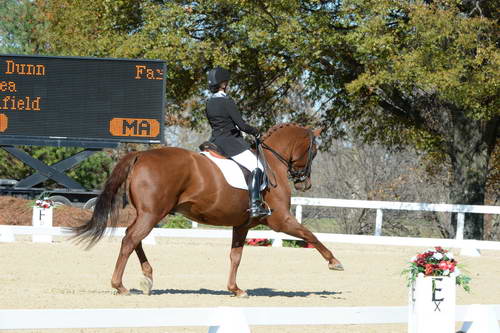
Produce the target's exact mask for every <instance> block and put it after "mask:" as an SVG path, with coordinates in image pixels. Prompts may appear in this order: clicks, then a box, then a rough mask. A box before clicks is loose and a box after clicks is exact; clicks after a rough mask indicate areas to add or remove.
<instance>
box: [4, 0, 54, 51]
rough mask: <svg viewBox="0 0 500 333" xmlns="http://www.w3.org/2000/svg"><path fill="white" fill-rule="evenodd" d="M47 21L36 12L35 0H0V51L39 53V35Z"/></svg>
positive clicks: (40, 47) (40, 48) (41, 47)
mask: <svg viewBox="0 0 500 333" xmlns="http://www.w3.org/2000/svg"><path fill="white" fill-rule="evenodd" d="M46 22H47V21H45V20H42V19H41V18H40V17H39V16H38V13H37V4H36V1H30V0H2V1H1V2H0V53H12V54H40V53H43V51H44V48H43V45H42V44H40V40H41V38H40V37H41V36H42V35H43V32H44V31H45V28H46V27H47V25H46V24H45V23H46Z"/></svg>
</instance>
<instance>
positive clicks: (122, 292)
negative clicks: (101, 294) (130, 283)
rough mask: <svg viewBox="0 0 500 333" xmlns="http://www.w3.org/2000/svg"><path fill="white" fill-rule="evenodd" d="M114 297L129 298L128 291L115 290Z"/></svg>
mask: <svg viewBox="0 0 500 333" xmlns="http://www.w3.org/2000/svg"><path fill="white" fill-rule="evenodd" d="M115 295H118V296H130V291H128V290H127V289H123V290H117V291H116V293H115Z"/></svg>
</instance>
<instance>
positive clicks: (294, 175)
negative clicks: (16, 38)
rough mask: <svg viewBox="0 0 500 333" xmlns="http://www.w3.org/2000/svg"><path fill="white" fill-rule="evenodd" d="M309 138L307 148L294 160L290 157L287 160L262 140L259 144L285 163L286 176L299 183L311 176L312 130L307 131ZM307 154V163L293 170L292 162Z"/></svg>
mask: <svg viewBox="0 0 500 333" xmlns="http://www.w3.org/2000/svg"><path fill="white" fill-rule="evenodd" d="M309 139H310V142H309V147H308V148H307V151H306V152H305V153H304V154H302V155H301V156H300V157H299V158H297V159H295V160H292V159H291V157H290V160H287V159H285V158H284V157H283V156H281V155H280V154H279V153H278V152H277V151H276V150H274V149H273V148H271V147H269V146H268V145H266V144H265V143H264V142H262V143H261V146H262V147H263V148H264V149H267V150H269V151H270V152H271V153H273V155H274V156H276V158H277V159H278V160H279V161H280V162H282V163H283V164H285V165H286V166H287V171H288V178H289V179H291V180H292V181H293V182H294V183H301V182H304V181H305V180H306V179H307V178H308V177H310V176H311V166H312V161H313V158H314V151H313V145H314V141H315V140H314V139H315V138H314V135H313V134H312V132H311V131H310V132H309ZM306 154H307V164H306V166H305V167H304V168H302V169H300V170H295V169H294V168H293V164H294V163H295V162H297V161H299V160H300V159H302V157H304V155H306Z"/></svg>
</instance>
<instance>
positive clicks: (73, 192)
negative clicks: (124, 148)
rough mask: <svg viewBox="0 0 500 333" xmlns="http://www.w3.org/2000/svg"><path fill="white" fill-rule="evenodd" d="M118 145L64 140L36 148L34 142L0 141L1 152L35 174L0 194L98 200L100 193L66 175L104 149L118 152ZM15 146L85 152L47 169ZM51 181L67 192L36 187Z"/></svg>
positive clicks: (48, 166)
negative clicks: (49, 195)
mask: <svg viewBox="0 0 500 333" xmlns="http://www.w3.org/2000/svg"><path fill="white" fill-rule="evenodd" d="M119 144H120V143H118V142H109V141H86V140H81V141H79V140H71V141H68V140H64V141H62V142H56V141H54V140H45V142H37V144H35V143H34V142H33V140H19V138H17V139H14V140H8V139H7V140H5V138H2V139H0V148H1V149H3V150H5V151H6V152H7V153H9V154H11V155H12V156H14V157H16V158H17V159H19V160H20V161H21V162H23V163H24V164H26V165H28V166H30V167H31V168H33V169H34V170H35V173H33V174H32V175H30V176H28V177H26V178H24V179H21V180H19V181H18V182H16V183H15V184H13V186H8V187H5V186H0V193H2V192H4V193H25V194H26V193H28V194H29V196H30V197H33V195H34V194H35V193H53V194H65V195H66V196H68V195H70V196H76V197H79V198H84V200H85V201H88V199H91V198H93V197H95V196H97V195H98V194H99V193H100V191H96V190H88V189H86V188H85V187H83V186H82V185H81V184H80V183H78V182H77V181H75V180H74V179H72V178H71V177H69V176H68V175H66V174H65V171H66V170H69V169H71V168H73V167H75V166H76V165H78V164H79V163H81V162H83V161H84V160H86V159H87V158H89V157H90V156H92V155H94V154H95V153H98V152H100V151H102V150H103V149H104V148H117V147H118V146H119ZM15 145H29V146H57V147H81V148H84V150H82V151H80V152H78V153H76V154H73V155H72V156H70V157H68V158H65V159H63V160H60V161H58V162H56V163H54V164H52V165H48V164H46V163H44V162H43V161H41V160H39V159H36V158H34V157H33V156H31V155H29V154H28V153H26V152H25V151H24V150H22V149H20V148H17V147H15ZM48 179H51V180H53V181H55V182H56V183H57V184H60V185H62V186H64V187H65V189H55V190H49V189H44V188H38V187H35V186H36V185H38V184H40V183H42V182H44V181H46V180H48Z"/></svg>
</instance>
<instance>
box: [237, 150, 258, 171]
mask: <svg viewBox="0 0 500 333" xmlns="http://www.w3.org/2000/svg"><path fill="white" fill-rule="evenodd" d="M231 159H233V160H235V161H236V162H238V163H239V164H241V165H243V166H244V167H245V168H247V170H249V171H253V170H254V169H256V168H259V169H260V170H262V171H264V167H263V166H262V164H261V163H260V161H259V160H257V156H255V155H254V153H252V152H251V151H250V150H248V149H247V150H245V151H244V152H242V153H239V154H238V155H234V156H231Z"/></svg>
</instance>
